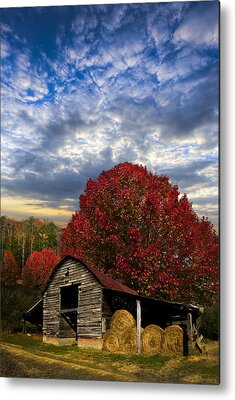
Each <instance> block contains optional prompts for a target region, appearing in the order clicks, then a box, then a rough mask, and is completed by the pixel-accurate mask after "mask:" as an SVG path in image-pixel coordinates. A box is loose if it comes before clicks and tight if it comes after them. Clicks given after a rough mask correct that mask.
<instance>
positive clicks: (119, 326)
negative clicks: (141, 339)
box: [103, 310, 137, 353]
mask: <svg viewBox="0 0 235 400" xmlns="http://www.w3.org/2000/svg"><path fill="white" fill-rule="evenodd" d="M135 325H136V322H135V319H134V317H133V316H132V315H131V313H129V312H128V311H127V310H118V311H116V312H115V313H114V314H113V316H112V319H111V323H110V329H109V330H108V331H107V332H106V334H105V336H104V340H103V350H107V351H109V352H112V353H116V352H124V353H127V352H131V353H132V352H136V351H137V335H136V327H135Z"/></svg>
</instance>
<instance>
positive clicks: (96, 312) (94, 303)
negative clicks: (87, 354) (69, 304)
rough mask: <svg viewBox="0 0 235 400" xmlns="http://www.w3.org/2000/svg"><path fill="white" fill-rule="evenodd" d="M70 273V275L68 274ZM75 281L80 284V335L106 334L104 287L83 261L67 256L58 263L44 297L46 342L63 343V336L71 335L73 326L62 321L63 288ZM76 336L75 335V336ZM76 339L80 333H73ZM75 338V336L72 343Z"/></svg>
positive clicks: (78, 316)
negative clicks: (103, 331) (61, 295)
mask: <svg viewBox="0 0 235 400" xmlns="http://www.w3.org/2000/svg"><path fill="white" fill-rule="evenodd" d="M66 274H67V276H66ZM72 283H74V284H75V283H76V284H79V286H78V292H79V294H78V308H77V338H78V345H79V339H81V340H80V342H81V344H82V343H83V341H84V339H91V338H101V337H102V287H101V285H100V284H99V282H98V281H97V279H96V278H95V277H94V276H93V274H92V273H91V272H90V271H89V270H88V269H87V268H86V267H85V266H83V264H81V263H80V262H79V261H74V260H72V259H68V260H66V261H65V262H64V263H63V264H62V265H60V266H59V267H58V269H57V270H56V271H55V273H54V276H53V277H52V280H51V282H50V283H49V285H48V287H47V290H46V292H45V294H44V298H43V337H44V341H45V342H48V341H49V342H53V343H54V344H57V342H56V339H57V341H58V344H59V339H62V338H64V339H65V338H66V336H69V337H70V338H71V335H72V334H71V330H70V329H68V327H67V328H66V324H64V323H62V320H61V315H60V288H61V287H63V286H65V285H69V284H72ZM71 339H72V338H71ZM73 339H74V341H75V340H76V333H75V334H73ZM72 342H73V340H71V343H72Z"/></svg>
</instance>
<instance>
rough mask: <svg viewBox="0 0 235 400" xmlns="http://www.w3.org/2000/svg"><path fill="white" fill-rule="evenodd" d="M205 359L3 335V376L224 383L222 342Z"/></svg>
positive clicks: (210, 344) (209, 347) (208, 346)
mask: <svg viewBox="0 0 235 400" xmlns="http://www.w3.org/2000/svg"><path fill="white" fill-rule="evenodd" d="M206 349H207V352H206V354H203V355H191V356H188V357H179V356H160V355H155V356H143V355H137V354H129V355H127V354H110V353H107V352H104V351H102V350H95V349H88V348H87V349H82V348H78V347H77V346H76V345H74V346H61V347H56V346H54V345H51V344H45V343H42V338H41V337H40V336H36V335H33V336H30V337H29V336H25V335H22V334H18V335H16V334H12V335H9V334H8V335H7V334H3V335H2V337H1V371H0V372H1V376H6V377H32V378H54V379H77V380H107V381H126V382H159V383H160V382H161V383H189V384H190V383H194V384H195V383H196V384H211V385H215V384H218V383H219V356H218V342H215V341H213V342H212V341H210V342H208V343H207V344H206Z"/></svg>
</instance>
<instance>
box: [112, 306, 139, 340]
mask: <svg viewBox="0 0 235 400" xmlns="http://www.w3.org/2000/svg"><path fill="white" fill-rule="evenodd" d="M110 326H111V329H112V330H115V331H117V332H119V333H120V334H122V333H123V332H124V331H125V330H126V329H128V328H133V327H134V326H135V319H134V317H133V316H132V315H131V313H129V312H128V311H127V310H118V311H116V312H115V313H114V314H113V316H112V319H111V323H110Z"/></svg>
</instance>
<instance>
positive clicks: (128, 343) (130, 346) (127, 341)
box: [119, 327, 143, 353]
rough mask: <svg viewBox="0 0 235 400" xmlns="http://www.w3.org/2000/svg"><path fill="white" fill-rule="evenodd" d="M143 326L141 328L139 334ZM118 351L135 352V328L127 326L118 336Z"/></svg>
mask: <svg viewBox="0 0 235 400" xmlns="http://www.w3.org/2000/svg"><path fill="white" fill-rule="evenodd" d="M142 332H143V328H141V334H142ZM119 343H120V351H121V352H123V353H137V352H138V343H137V329H136V327H134V328H127V329H126V330H125V331H124V332H123V333H122V335H121V337H120V341H119Z"/></svg>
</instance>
